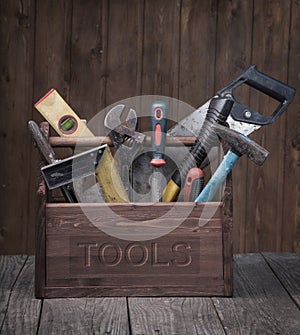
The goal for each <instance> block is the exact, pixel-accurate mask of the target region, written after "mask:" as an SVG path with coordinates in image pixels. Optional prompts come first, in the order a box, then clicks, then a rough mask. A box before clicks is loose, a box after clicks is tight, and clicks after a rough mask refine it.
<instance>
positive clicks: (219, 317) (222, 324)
mask: <svg viewBox="0 0 300 335" xmlns="http://www.w3.org/2000/svg"><path fill="white" fill-rule="evenodd" d="M225 299H230V298H225ZM210 301H211V302H212V305H213V308H214V310H215V313H216V315H217V317H218V319H219V321H220V324H221V326H222V328H223V330H224V333H225V334H227V332H226V327H225V325H224V323H223V321H222V318H221V316H220V315H219V313H218V309H217V307H216V305H215V302H214V299H212V298H210Z"/></svg>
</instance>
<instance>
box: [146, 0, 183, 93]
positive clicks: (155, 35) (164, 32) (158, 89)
mask: <svg viewBox="0 0 300 335" xmlns="http://www.w3.org/2000/svg"><path fill="white" fill-rule="evenodd" d="M179 32H180V1H178V0H176V1H168V0H160V1H157V0H155V1H151V0H146V1H145V21H144V50H143V52H144V53H143V82H142V93H143V94H160V95H166V96H170V97H174V98H177V97H178V69H179Z"/></svg>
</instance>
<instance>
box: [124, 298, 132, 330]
mask: <svg viewBox="0 0 300 335" xmlns="http://www.w3.org/2000/svg"><path fill="white" fill-rule="evenodd" d="M126 308H127V320H128V329H129V334H130V335H131V334H133V332H132V326H131V318H130V310H129V297H126Z"/></svg>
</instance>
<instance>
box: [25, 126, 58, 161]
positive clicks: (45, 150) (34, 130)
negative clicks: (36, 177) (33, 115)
mask: <svg viewBox="0 0 300 335" xmlns="http://www.w3.org/2000/svg"><path fill="white" fill-rule="evenodd" d="M28 128H29V130H30V132H31V134H32V137H33V139H34V142H35V143H36V145H37V147H38V149H39V151H40V153H41V154H42V155H43V157H44V158H45V160H46V162H47V163H49V164H51V163H54V162H55V153H54V151H53V149H52V147H51V145H50V143H49V142H48V140H47V139H46V138H45V136H44V135H43V133H42V132H41V130H40V128H39V126H38V125H37V124H36V122H34V121H32V120H30V121H28Z"/></svg>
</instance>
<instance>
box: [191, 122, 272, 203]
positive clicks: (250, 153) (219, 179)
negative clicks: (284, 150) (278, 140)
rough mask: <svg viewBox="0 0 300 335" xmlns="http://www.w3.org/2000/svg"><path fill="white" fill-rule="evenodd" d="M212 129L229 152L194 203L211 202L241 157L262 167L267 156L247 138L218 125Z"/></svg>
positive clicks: (262, 149)
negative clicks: (226, 145) (228, 148)
mask: <svg viewBox="0 0 300 335" xmlns="http://www.w3.org/2000/svg"><path fill="white" fill-rule="evenodd" d="M212 128H213V130H214V131H215V132H216V133H217V134H218V135H219V136H220V137H221V138H223V140H225V141H226V142H227V143H228V144H229V146H230V150H228V152H227V154H226V155H225V156H224V158H223V161H222V162H221V164H220V165H219V167H218V168H217V170H216V171H215V173H214V174H213V176H212V177H211V179H210V180H209V182H208V183H207V185H206V186H205V187H204V189H203V190H202V192H201V193H200V194H199V195H198V197H197V198H196V199H195V202H207V201H211V200H212V199H213V197H214V195H215V194H216V192H217V190H218V189H219V187H220V186H221V185H222V184H223V182H224V181H225V179H226V177H227V175H228V173H229V172H230V171H231V169H232V168H233V166H234V164H235V163H236V162H237V161H238V160H239V158H240V157H241V156H242V155H246V156H247V157H248V158H250V160H252V161H253V162H254V163H255V164H257V165H263V163H264V162H265V160H266V158H267V157H268V156H269V152H268V151H267V150H266V149H264V148H263V147H261V146H260V145H258V144H257V143H255V142H253V141H252V140H250V139H249V138H248V137H247V136H245V135H243V134H241V133H239V132H237V131H235V130H232V129H229V128H227V127H224V126H221V125H219V124H214V125H213V126H212Z"/></svg>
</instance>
